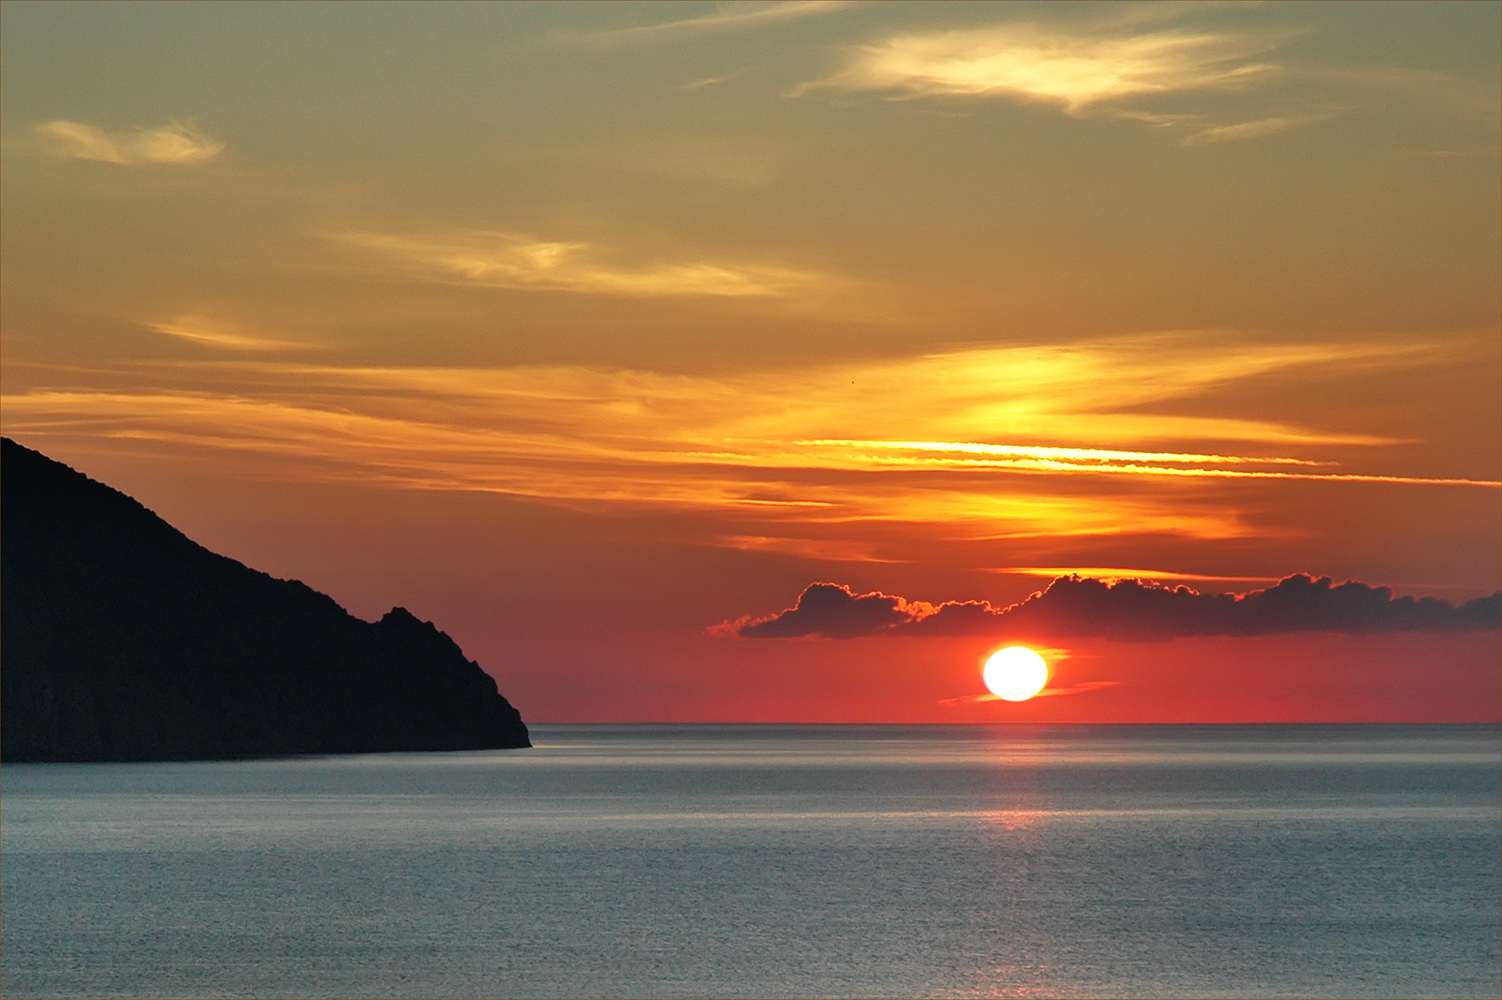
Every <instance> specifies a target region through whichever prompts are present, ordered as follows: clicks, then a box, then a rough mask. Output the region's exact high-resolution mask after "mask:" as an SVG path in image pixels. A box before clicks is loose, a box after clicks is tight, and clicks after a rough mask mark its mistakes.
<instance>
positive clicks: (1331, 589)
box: [718, 573, 1502, 641]
mask: <svg viewBox="0 0 1502 1000" xmlns="http://www.w3.org/2000/svg"><path fill="white" fill-rule="evenodd" d="M1495 628H1502V592H1499V593H1496V594H1492V595H1491V596H1490V597H1480V598H1477V599H1475V600H1473V601H1468V602H1466V603H1465V604H1462V605H1460V606H1458V607H1457V606H1456V605H1453V604H1451V603H1449V602H1448V601H1441V600H1438V599H1436V598H1432V597H1422V598H1413V597H1394V596H1393V592H1392V589H1391V588H1389V587H1372V586H1368V585H1367V584H1364V583H1360V582H1357V581H1355V580H1352V581H1349V582H1346V583H1342V584H1339V585H1335V584H1334V583H1333V582H1332V581H1331V579H1330V578H1329V577H1321V578H1319V579H1317V580H1316V579H1314V578H1312V577H1309V576H1306V575H1304V574H1302V573H1300V574H1295V575H1293V576H1290V577H1287V578H1286V579H1284V580H1282V581H1280V582H1279V583H1278V584H1277V585H1275V586H1273V587H1269V588H1267V589H1266V590H1253V591H1250V592H1248V593H1246V594H1202V593H1199V592H1197V591H1195V590H1191V589H1190V588H1188V587H1182V586H1181V587H1172V588H1169V587H1164V586H1159V585H1157V584H1152V583H1143V582H1141V581H1138V580H1119V581H1116V582H1114V583H1109V582H1105V581H1102V580H1092V579H1087V578H1083V577H1077V576H1068V577H1060V578H1059V579H1057V580H1055V581H1054V582H1053V583H1052V584H1050V585H1049V587H1048V588H1047V589H1046V590H1044V591H1042V592H1041V593H1036V594H1033V595H1032V596H1031V597H1029V598H1028V599H1027V600H1025V601H1022V602H1021V603H1019V604H1014V605H1012V606H1011V607H1007V608H996V607H993V606H992V605H991V604H990V603H988V602H986V601H947V602H945V603H943V604H939V605H933V604H928V603H926V602H923V601H908V600H906V599H905V598H902V597H898V596H895V595H892V594H883V593H879V592H873V593H869V594H856V593H855V592H854V591H852V590H850V588H848V587H845V586H843V585H840V584H833V583H815V584H811V585H809V587H808V588H807V589H806V590H804V592H803V594H802V595H801V596H800V597H799V598H798V603H797V604H796V605H794V606H793V607H791V608H788V609H786V610H784V611H780V612H778V613H777V614H774V615H769V616H767V617H765V618H758V619H742V620H741V621H739V622H733V623H727V624H726V625H723V626H720V628H719V629H718V632H719V633H720V634H724V633H726V632H732V633H734V634H736V635H740V636H744V637H746V638H751V639H767V638H793V637H799V636H824V637H827V638H831V639H849V638H855V637H858V636H878V635H915V636H957V635H975V636H989V637H994V638H997V639H1003V638H1015V639H1032V640H1037V639H1040V638H1045V637H1046V638H1100V639H1118V640H1132V641H1147V640H1165V639H1173V638H1177V637H1180V636H1251V635H1278V634H1284V633H1289V632H1345V633H1353V634H1359V635H1371V634H1377V633H1385V632H1467V631H1478V630H1482V629H1495Z"/></svg>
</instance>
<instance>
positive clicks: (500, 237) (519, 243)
mask: <svg viewBox="0 0 1502 1000" xmlns="http://www.w3.org/2000/svg"><path fill="white" fill-rule="evenodd" d="M319 235H321V236H323V238H325V239H327V240H330V241H332V242H335V243H339V244H342V245H344V246H347V247H351V248H353V249H356V250H359V251H362V252H364V253H365V254H367V255H369V257H370V258H371V259H374V260H376V261H379V262H381V263H382V264H384V265H385V266H387V267H389V268H395V269H398V270H400V271H403V272H405V273H407V274H408V275H409V276H411V277H413V278H416V279H419V280H427V281H441V282H446V283H462V284H473V285H481V286H489V287H493V288H512V289H537V290H552V291H568V292H585V293H592V294H600V295H626V296H686V295H687V296H693V295H708V296H723V297H733V298H746V297H766V298H780V297H785V296H788V295H791V294H793V293H795V292H797V291H799V290H804V289H808V288H810V287H811V286H814V285H817V284H821V283H826V281H827V279H825V278H824V277H822V276H820V275H818V274H816V273H814V272H811V271H802V270H798V269H795V268H790V267H782V266H778V265H766V264H745V263H732V262H726V261H710V260H700V261H684V262H671V263H649V264H644V265H639V266H626V265H618V264H611V263H607V262H604V261H602V260H600V259H599V257H600V255H599V253H598V251H597V250H596V248H595V247H593V246H592V245H590V244H588V243H582V242H562V241H550V240H538V239H535V238H533V237H530V236H525V235H522V234H518V233H508V232H502V231H497V230H479V229H464V230H448V231H443V232H430V233H422V234H413V235H401V234H393V233H379V232H366V231H348V232H332V233H321V234H319Z"/></svg>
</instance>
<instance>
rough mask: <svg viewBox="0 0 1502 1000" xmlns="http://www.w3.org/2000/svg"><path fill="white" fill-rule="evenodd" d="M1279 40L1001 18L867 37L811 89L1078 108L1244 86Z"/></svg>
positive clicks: (1263, 71)
mask: <svg viewBox="0 0 1502 1000" xmlns="http://www.w3.org/2000/svg"><path fill="white" fill-rule="evenodd" d="M1272 47H1273V43H1272V41H1271V40H1269V39H1268V38H1266V37H1263V36H1255V35H1237V34H1230V33H1216V32H1192V31H1183V30H1175V29H1169V30H1159V31H1149V32H1132V31H1130V30H1123V29H1121V28H1112V29H1095V30H1091V29H1079V28H1067V27H1061V26H1052V27H1049V26H1044V25H1037V24H1003V25H995V26H990V27H984V28H972V29H967V30H962V31H943V32H932V33H922V34H904V35H897V36H894V37H892V38H888V39H886V40H884V41H881V42H877V43H875V44H871V45H864V46H861V47H859V48H858V49H856V50H855V53H854V57H853V58H852V59H851V60H850V61H849V62H848V63H847V65H846V66H845V67H844V68H842V69H841V70H839V71H838V72H836V73H835V74H834V75H832V76H830V77H828V78H826V79H824V80H820V81H818V82H816V83H812V84H805V85H804V88H803V89H811V88H815V87H835V88H839V89H842V90H857V91H859V90H867V91H886V92H892V93H899V94H908V95H914V96H929V95H951V96H953V95H976V96H998V97H1000V96H1005V97H1014V98H1022V99H1028V100H1040V101H1049V102H1053V103H1057V104H1060V105H1062V106H1063V107H1064V108H1066V109H1067V110H1069V111H1073V112H1079V111H1083V110H1084V109H1086V108H1089V107H1090V106H1092V105H1096V104H1100V103H1104V102H1113V101H1120V100H1122V99H1124V98H1130V97H1138V96H1142V95H1157V94H1168V93H1183V92H1189V91H1204V90H1222V91H1224V90H1242V89H1245V88H1247V87H1249V86H1251V85H1253V84H1255V83H1257V82H1259V81H1261V80H1264V79H1266V78H1268V77H1269V76H1271V75H1274V74H1276V73H1277V72H1278V67H1277V66H1275V65H1273V64H1271V63H1268V62H1265V61H1261V60H1259V59H1256V58H1255V57H1257V56H1260V55H1261V54H1263V53H1265V52H1266V51H1267V50H1269V49H1271V48H1272Z"/></svg>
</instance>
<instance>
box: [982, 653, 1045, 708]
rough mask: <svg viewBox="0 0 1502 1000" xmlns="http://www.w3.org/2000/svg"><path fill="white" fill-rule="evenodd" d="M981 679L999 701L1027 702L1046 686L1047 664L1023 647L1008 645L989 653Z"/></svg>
mask: <svg viewBox="0 0 1502 1000" xmlns="http://www.w3.org/2000/svg"><path fill="white" fill-rule="evenodd" d="M981 678H982V679H983V680H984V681H985V682H986V687H987V688H989V689H990V690H991V693H992V694H994V695H996V697H998V698H1001V699H1002V700H1003V701H1027V700H1028V699H1029V698H1031V697H1033V696H1034V695H1036V694H1037V693H1038V692H1039V691H1042V690H1043V686H1044V685H1045V684H1047V683H1048V664H1047V663H1045V662H1044V660H1043V657H1041V656H1039V655H1038V654H1037V653H1036V652H1034V651H1033V650H1031V649H1028V648H1027V647H1026V646H1008V647H1007V648H1006V649H1002V650H998V651H997V652H995V653H992V654H991V657H990V659H988V660H986V666H985V669H983V670H982V671H981Z"/></svg>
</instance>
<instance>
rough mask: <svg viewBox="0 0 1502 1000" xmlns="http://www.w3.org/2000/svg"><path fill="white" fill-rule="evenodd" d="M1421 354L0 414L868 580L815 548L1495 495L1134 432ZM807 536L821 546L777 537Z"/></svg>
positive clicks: (54, 405)
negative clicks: (1274, 493) (515, 500)
mask: <svg viewBox="0 0 1502 1000" xmlns="http://www.w3.org/2000/svg"><path fill="white" fill-rule="evenodd" d="M161 327H169V328H172V329H176V330H179V331H182V330H187V331H189V332H191V333H193V334H194V335H196V336H198V337H200V338H202V337H205V336H208V337H217V338H219V340H220V341H221V342H220V343H218V344H216V345H214V346H229V345H227V344H225V343H223V342H222V341H223V337H224V334H223V332H221V331H223V330H225V329H228V330H229V332H230V334H231V335H233V336H240V337H242V338H243V337H245V336H247V335H245V334H243V333H241V332H238V331H236V330H235V329H234V328H232V327H229V328H226V327H222V326H221V327H204V326H193V325H191V324H190V323H187V322H184V321H183V320H181V319H180V320H178V321H174V323H172V324H161ZM158 328H159V329H160V327H158ZM163 332H168V333H169V335H181V333H180V332H179V333H170V331H169V330H163ZM253 339H254V338H253ZM237 349H249V347H248V345H237ZM1440 355H1441V352H1437V351H1434V350H1433V349H1432V348H1431V349H1430V350H1429V351H1428V352H1427V353H1426V352H1425V351H1424V350H1422V349H1418V348H1414V347H1411V346H1409V347H1384V346H1382V345H1374V344H1367V345H1341V344H1297V345H1278V344H1264V345H1248V344H1239V345H1238V344H1231V343H1219V344H1217V343H1214V342H1212V339H1211V338H1209V337H1207V336H1205V335H1203V334H1201V335H1192V334H1175V335H1160V336H1152V337H1133V338H1118V339H1113V340H1106V341H1099V342H1095V343H1091V344H1082V345H1075V346H1073V347H1009V348H985V349H976V350H968V351H959V352H949V353H943V354H933V355H927V356H920V357H909V358H896V359H885V360H871V361H864V362H859V363H845V364H838V365H829V366H827V367H825V368H822V369H810V368H801V369H789V370H777V371H763V372H754V373H745V374H741V375H737V376H702V375H700V376H695V375H669V374H663V373H658V372H650V371H632V370H601V369H592V368H585V367H577V366H551V367H549V366H514V367H501V368H485V369H479V368H369V367H367V368H358V367H338V366H333V365H317V364H293V363H288V362H278V363H273V362H249V361H240V362H230V361H222V362H193V363H174V364H157V365H151V366H138V367H135V368H133V369H131V370H130V372H129V379H128V382H126V383H122V382H121V381H120V379H121V373H120V371H119V370H118V369H115V370H112V371H110V372H100V373H98V374H96V375H91V374H89V373H77V372H75V373H71V374H69V375H68V377H67V378H66V380H65V381H63V382H61V383H59V382H57V381H55V380H54V381H53V382H52V384H51V387H48V386H47V385H46V384H45V383H43V384H37V383H33V384H34V385H37V388H35V389H33V390H31V391H28V392H22V393H12V394H9V395H7V396H5V397H4V398H3V400H0V412H3V415H4V420H5V423H6V426H7V428H9V429H11V430H12V431H13V432H16V433H25V434H33V435H46V434H70V435H85V436H98V437H110V438H130V439H134V440H138V441H143V442H145V441H152V442H162V443H165V444H169V445H170V446H171V447H173V448H175V449H186V450H192V451H194V452H196V453H199V454H202V455H205V456H206V457H207V456H212V455H214V454H221V455H236V456H246V455H249V454H255V455H259V456H261V457H262V458H263V459H264V460H265V461H268V462H271V463H273V465H274V466H275V467H276V468H277V470H278V471H277V475H278V476H280V477H283V478H288V479H294V478H298V477H314V478H325V477H332V478H340V479H344V478H349V479H357V480H359V481H362V482H366V483H385V484H389V485H390V486H392V487H397V488H411V489H437V490H474V491H486V492H498V493H507V494H511V495H514V496H519V497H525V498H531V499H536V500H542V501H548V502H557V503H563V504H567V505H573V506H583V507H590V508H595V507H599V506H601V505H606V506H608V505H624V506H635V507H642V508H658V509H680V510H686V511H698V512H702V513H706V514H713V513H714V512H722V513H725V512H730V513H729V515H728V516H730V517H731V518H732V520H733V525H732V524H724V523H721V524H719V525H718V526H717V527H714V528H713V529H711V534H712V536H713V538H714V539H716V541H714V542H713V544H719V545H724V546H729V547H734V548H740V549H744V550H756V551H766V552H779V553H783V554H786V555H792V556H799V557H803V558H810V559H824V560H838V561H859V562H870V561H885V560H887V559H889V558H892V556H890V555H889V553H888V552H886V551H883V550H881V549H879V548H876V547H873V546H871V545H870V544H868V543H869V537H870V536H868V535H862V534H861V533H860V532H859V531H858V530H852V531H851V532H850V533H848V534H847V533H845V530H844V529H840V530H839V531H835V532H833V533H831V531H829V530H827V526H832V525H847V526H850V525H856V524H859V523H873V524H874V523H878V522H880V523H886V524H890V525H897V524H907V525H917V526H927V527H925V528H923V529H922V530H941V531H942V532H943V533H944V537H952V538H962V539H963V538H968V539H980V538H1020V537H1043V536H1048V537H1069V536H1109V535H1123V534H1143V533H1151V534H1157V535H1176V536H1180V537H1187V538H1197V539H1208V538H1236V537H1249V536H1254V535H1259V534H1266V533H1267V532H1268V531H1269V530H1271V529H1268V528H1264V527H1258V526H1257V525H1256V524H1255V523H1254V522H1253V521H1251V520H1250V519H1248V518H1246V517H1244V516H1243V510H1242V507H1241V505H1242V504H1243V503H1245V502H1246V501H1245V494H1244V490H1243V492H1235V491H1222V490H1219V489H1218V486H1219V484H1221V483H1223V482H1228V481H1229V482H1234V483H1236V484H1237V485H1238V486H1241V487H1245V486H1246V485H1249V484H1251V483H1256V482H1260V481H1264V480H1272V481H1278V480H1288V479H1294V480H1315V481H1320V482H1325V483H1330V484H1341V483H1352V484H1356V483H1361V484H1374V485H1375V484H1389V485H1391V486H1393V487H1395V488H1396V487H1402V486H1404V485H1410V484H1426V485H1429V486H1431V487H1443V488H1451V489H1455V488H1488V489H1496V488H1497V487H1498V485H1499V484H1498V483H1495V482H1491V481H1488V480H1481V479H1469V478H1465V477H1454V478H1435V477H1426V476H1413V475H1408V474H1406V473H1405V472H1404V470H1402V469H1401V468H1399V469H1392V468H1384V467H1383V465H1382V459H1381V453H1382V451H1383V449H1384V446H1385V445H1389V444H1393V443H1396V442H1395V441H1394V440H1393V439H1391V438H1383V437H1379V436H1373V435H1352V434H1348V433H1344V432H1331V431H1325V430H1321V429H1319V428H1310V427H1301V426H1298V425H1294V424H1287V423H1273V422H1267V421H1257V420H1246V419H1239V418H1235V417H1216V418H1206V417H1194V416H1187V415H1180V414H1176V413H1172V412H1153V410H1154V409H1155V408H1156V409H1160V410H1172V409H1174V408H1175V402H1176V401H1183V400H1186V399H1190V398H1195V397H1203V396H1205V395H1206V394H1207V393H1209V392H1211V391H1212V390H1214V389H1215V388H1216V387H1218V386H1220V385H1224V384H1229V383H1234V382H1236V381H1238V380H1242V379H1246V378H1249V377H1252V376H1254V375H1260V376H1265V375H1267V374H1269V373H1272V372H1277V371H1280V370H1287V371H1290V372H1293V371H1305V372H1307V371H1310V370H1313V369H1325V370H1329V369H1331V368H1336V367H1339V368H1343V369H1345V370H1351V369H1359V368H1362V367H1368V368H1370V367H1378V368H1380V367H1383V366H1388V367H1391V366H1397V365H1404V366H1412V365H1415V364H1422V363H1424V362H1425V360H1432V359H1434V358H1435V357H1437V356H1440ZM91 381H92V382H94V383H96V384H97V387H94V388H89V387H88V385H89V384H90V382H91ZM205 386H219V387H220V388H218V389H215V390H214V391H207V390H205V389H204V387H205ZM1191 441H1218V442H1221V443H1222V445H1223V447H1217V448H1214V449H1204V448H1189V447H1185V444H1186V443H1188V442H1191ZM1352 448H1361V449H1363V450H1366V451H1368V452H1370V453H1371V454H1372V455H1373V456H1374V457H1373V458H1372V459H1370V460H1368V461H1365V462H1364V463H1363V468H1361V469H1358V470H1349V469H1345V468H1342V467H1341V466H1339V465H1337V464H1336V462H1337V457H1342V458H1343V457H1348V455H1349V452H1350V450H1351V449H1352ZM1129 481H1130V482H1131V486H1130V488H1124V487H1125V484H1126V483H1127V482H1129ZM1190 484H1193V486H1194V488H1193V489H1188V488H1187V487H1188V486H1189V485H1190ZM1107 498H1108V502H1105V501H1106V499H1107ZM813 524H818V525H822V526H826V527H825V528H820V530H818V531H813V530H809V529H806V528H805V529H800V527H799V526H800V525H813ZM816 539H817V540H818V541H817V542H816V541H815V540H816ZM836 539H837V540H838V541H837V542H836V541H835V540H836Z"/></svg>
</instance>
